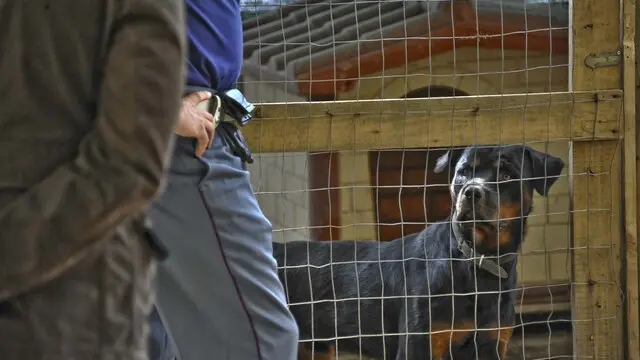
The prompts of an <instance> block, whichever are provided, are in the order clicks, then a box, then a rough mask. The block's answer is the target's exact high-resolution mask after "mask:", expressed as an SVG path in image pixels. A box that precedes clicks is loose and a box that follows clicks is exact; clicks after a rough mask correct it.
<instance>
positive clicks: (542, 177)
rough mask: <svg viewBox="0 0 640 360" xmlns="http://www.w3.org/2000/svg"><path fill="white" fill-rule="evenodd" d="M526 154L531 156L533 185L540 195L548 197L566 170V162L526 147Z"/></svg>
mask: <svg viewBox="0 0 640 360" xmlns="http://www.w3.org/2000/svg"><path fill="white" fill-rule="evenodd" d="M525 152H526V153H527V155H528V156H529V160H530V162H531V174H532V175H533V177H534V179H533V180H531V184H532V185H533V188H534V189H535V190H536V191H537V192H538V193H539V194H540V195H542V196H547V194H548V193H549V189H550V188H551V185H553V184H555V182H556V180H558V177H559V176H560V173H561V172H562V169H563V168H564V161H562V160H561V159H559V158H557V157H555V156H553V155H550V154H546V153H543V152H540V151H538V150H534V149H532V148H530V147H528V146H526V147H525Z"/></svg>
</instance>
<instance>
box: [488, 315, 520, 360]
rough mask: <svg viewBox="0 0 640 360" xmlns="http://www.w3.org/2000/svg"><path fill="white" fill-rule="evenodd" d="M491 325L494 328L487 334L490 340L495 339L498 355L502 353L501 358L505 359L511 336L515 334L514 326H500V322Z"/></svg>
mask: <svg viewBox="0 0 640 360" xmlns="http://www.w3.org/2000/svg"><path fill="white" fill-rule="evenodd" d="M490 327H491V328H493V329H491V330H488V331H487V334H486V335H487V336H488V337H489V339H490V340H493V341H495V344H496V346H497V348H498V355H500V359H502V360H504V359H506V356H507V347H508V345H509V341H511V336H512V335H513V327H512V326H506V327H505V326H504V325H502V327H499V326H498V324H493V325H491V326H490Z"/></svg>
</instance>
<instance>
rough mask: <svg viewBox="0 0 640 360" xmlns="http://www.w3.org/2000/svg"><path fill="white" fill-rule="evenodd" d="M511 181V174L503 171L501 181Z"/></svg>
mask: <svg viewBox="0 0 640 360" xmlns="http://www.w3.org/2000/svg"><path fill="white" fill-rule="evenodd" d="M508 180H511V174H509V173H508V172H506V171H501V172H500V181H508Z"/></svg>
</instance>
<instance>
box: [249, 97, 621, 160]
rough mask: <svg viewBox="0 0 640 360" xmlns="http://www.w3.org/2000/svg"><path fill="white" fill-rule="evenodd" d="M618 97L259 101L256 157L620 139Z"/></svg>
mask: <svg viewBox="0 0 640 360" xmlns="http://www.w3.org/2000/svg"><path fill="white" fill-rule="evenodd" d="M621 113H622V92H621V91H620V90H609V91H583V92H576V93H568V92H561V93H544V94H517V95H490V96H467V97H456V98H453V97H448V98H429V99H408V100H406V99H397V100H396V99H392V100H366V101H357V102H353V101H331V102H312V103H273V104H259V105H258V106H257V111H256V115H255V117H254V120H252V121H251V122H250V123H249V124H248V125H247V126H246V127H245V128H244V129H243V133H244V136H245V138H246V139H247V141H248V143H249V144H250V146H251V150H252V151H253V152H256V153H269V152H308V151H338V150H377V149H394V148H396V149H397V148H424V147H446V146H464V145H467V144H496V143H500V144H510V143H523V142H527V143H532V142H543V141H558V140H576V141H580V140H589V141H590V140H593V139H619V138H620V137H621V134H622V130H621V126H622V124H621Z"/></svg>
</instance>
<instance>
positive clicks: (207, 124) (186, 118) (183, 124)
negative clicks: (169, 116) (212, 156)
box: [176, 91, 216, 156]
mask: <svg viewBox="0 0 640 360" xmlns="http://www.w3.org/2000/svg"><path fill="white" fill-rule="evenodd" d="M210 98H211V93H210V92H206V91H199V92H194V93H191V94H189V95H187V96H185V97H184V98H182V107H181V108H180V119H179V120H178V126H177V127H176V134H178V135H180V136H184V137H189V138H195V139H196V141H197V145H196V156H202V154H204V152H205V150H207V149H208V148H209V147H211V144H212V143H213V135H214V133H215V130H216V129H215V124H214V122H215V119H214V118H213V115H211V113H209V112H208V111H206V110H202V109H199V108H198V104H200V103H201V102H203V101H207V100H209V99H210Z"/></svg>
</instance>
